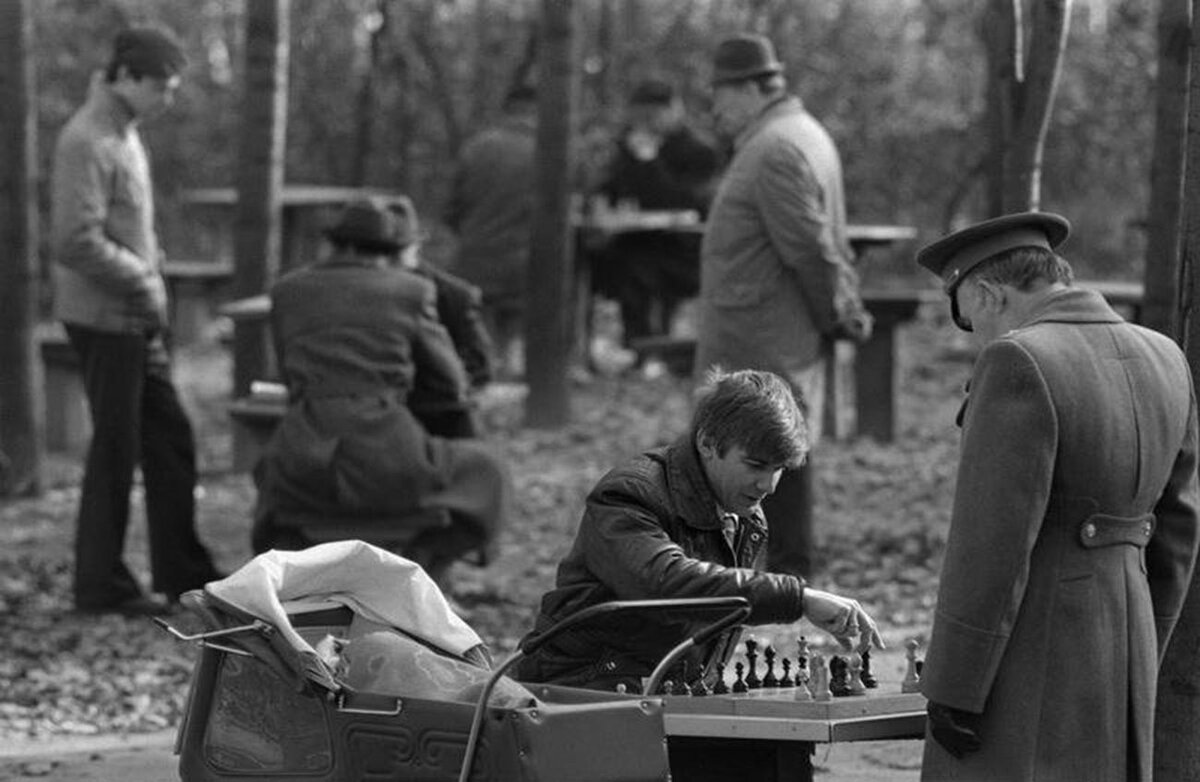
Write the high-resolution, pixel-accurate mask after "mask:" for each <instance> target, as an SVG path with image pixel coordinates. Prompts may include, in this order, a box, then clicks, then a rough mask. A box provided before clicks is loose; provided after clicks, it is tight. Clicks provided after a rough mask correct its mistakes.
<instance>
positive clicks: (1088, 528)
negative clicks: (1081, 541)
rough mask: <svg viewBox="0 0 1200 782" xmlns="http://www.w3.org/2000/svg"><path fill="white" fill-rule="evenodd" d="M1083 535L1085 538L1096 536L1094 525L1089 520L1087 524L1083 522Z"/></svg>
mask: <svg viewBox="0 0 1200 782" xmlns="http://www.w3.org/2000/svg"><path fill="white" fill-rule="evenodd" d="M1083 536H1084V537H1085V538H1094V537H1096V525H1095V524H1092V523H1090V522H1089V523H1088V524H1084V525H1083Z"/></svg>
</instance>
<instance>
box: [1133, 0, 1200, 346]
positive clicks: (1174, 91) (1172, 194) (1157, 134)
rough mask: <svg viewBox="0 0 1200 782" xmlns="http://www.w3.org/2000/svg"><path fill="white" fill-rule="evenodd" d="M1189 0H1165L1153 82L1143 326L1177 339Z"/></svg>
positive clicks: (1189, 25) (1161, 7)
mask: <svg viewBox="0 0 1200 782" xmlns="http://www.w3.org/2000/svg"><path fill="white" fill-rule="evenodd" d="M1189 6H1190V2H1189V0H1161V2H1160V4H1159V11H1158V76H1157V77H1156V80H1155V98H1154V103H1155V116H1154V153H1153V155H1152V157H1151V159H1150V203H1149V204H1148V205H1147V210H1146V213H1147V216H1148V218H1147V226H1146V259H1145V260H1146V268H1145V271H1144V272H1143V275H1144V280H1145V290H1146V298H1145V302H1144V304H1143V307H1144V312H1145V321H1144V323H1145V325H1147V326H1149V327H1150V328H1152V329H1155V330H1157V331H1161V332H1162V333H1163V334H1166V335H1167V336H1170V337H1173V338H1176V339H1177V338H1178V336H1179V324H1178V323H1177V322H1176V318H1175V316H1176V310H1177V308H1178V306H1179V235H1180V231H1181V220H1180V212H1181V209H1182V206H1183V165H1184V156H1185V154H1186V146H1187V145H1186V136H1187V114H1188V103H1187V94H1188V36H1189V35H1190V32H1191V20H1190V18H1189V17H1190V12H1189Z"/></svg>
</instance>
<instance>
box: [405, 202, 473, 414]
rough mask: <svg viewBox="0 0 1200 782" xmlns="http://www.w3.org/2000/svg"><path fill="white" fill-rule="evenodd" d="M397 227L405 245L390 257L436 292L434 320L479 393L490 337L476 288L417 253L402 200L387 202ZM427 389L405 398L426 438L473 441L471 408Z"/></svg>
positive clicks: (412, 211) (415, 228) (420, 235)
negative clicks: (443, 329)
mask: <svg viewBox="0 0 1200 782" xmlns="http://www.w3.org/2000/svg"><path fill="white" fill-rule="evenodd" d="M390 207H391V209H392V211H394V212H395V213H396V215H397V217H398V218H399V219H400V221H401V223H402V224H403V225H405V226H407V229H406V230H405V231H403V238H404V239H405V240H406V241H407V244H405V245H404V246H403V247H401V248H400V252H399V254H398V255H397V257H396V260H397V262H398V264H399V266H400V268H402V269H406V270H408V271H410V272H413V273H415V274H419V275H421V276H422V277H425V278H426V279H428V280H429V281H430V282H432V283H433V284H434V287H435V288H436V290H437V314H438V320H440V321H441V323H442V325H443V326H445V327H446V332H447V333H448V334H449V335H450V341H451V342H453V343H454V350H455V352H456V353H457V354H458V358H459V360H461V361H462V365H463V369H464V370H466V373H467V379H468V381H469V382H470V387H471V390H476V389H480V388H483V387H484V386H485V385H487V384H488V383H489V382H491V380H492V362H493V360H494V356H493V346H492V337H491V335H490V334H489V333H488V330H487V326H486V325H485V324H484V321H483V311H482V307H483V296H482V292H481V291H480V289H479V287H478V286H477V285H472V284H471V283H469V282H467V281H466V280H464V279H463V278H462V277H459V276H458V275H456V274H451V273H450V272H448V271H446V270H445V269H441V268H439V267H437V266H434V265H433V264H431V263H429V262H427V261H426V260H425V258H424V256H423V255H422V254H421V245H422V243H423V242H424V240H425V233H424V231H423V230H422V229H421V227H420V219H419V218H418V217H417V210H416V207H414V206H413V203H412V200H411V199H410V198H408V197H407V196H400V197H398V198H394V199H392V200H391V202H390ZM428 391H429V389H428V388H426V387H425V386H424V385H422V384H418V385H417V387H416V388H414V389H413V393H412V394H411V395H410V396H409V398H408V405H409V407H410V408H412V410H413V412H414V413H415V414H416V416H417V418H418V419H419V420H420V421H421V423H422V424H423V425H424V427H425V429H426V430H427V431H428V432H429V433H430V434H435V435H437V436H439V437H479V436H480V435H481V434H482V428H481V426H480V424H479V422H478V420H477V419H476V416H475V410H474V406H472V405H466V406H464V405H463V404H461V403H460V402H459V401H457V400H455V401H452V402H450V404H449V405H447V404H446V402H445V400H439V399H436V398H434V399H429V400H426V399H425V397H426V396H427V394H428Z"/></svg>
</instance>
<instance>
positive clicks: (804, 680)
mask: <svg viewBox="0 0 1200 782" xmlns="http://www.w3.org/2000/svg"><path fill="white" fill-rule="evenodd" d="M811 677H812V666H810V665H809V660H808V641H806V640H804V636H800V640H799V642H798V643H797V649H796V684H798V685H805V684H808V680H809V679H810V678H811Z"/></svg>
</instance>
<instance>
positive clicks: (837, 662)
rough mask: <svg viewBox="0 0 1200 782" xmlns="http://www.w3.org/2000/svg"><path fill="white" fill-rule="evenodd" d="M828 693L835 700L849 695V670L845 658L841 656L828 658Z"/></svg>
mask: <svg viewBox="0 0 1200 782" xmlns="http://www.w3.org/2000/svg"><path fill="white" fill-rule="evenodd" d="M829 691H830V692H832V693H833V696H834V697H835V698H841V697H843V696H846V695H849V694H850V670H849V666H848V665H847V662H846V658H845V657H842V656H841V655H837V654H835V655H834V656H833V657H830V658H829Z"/></svg>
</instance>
